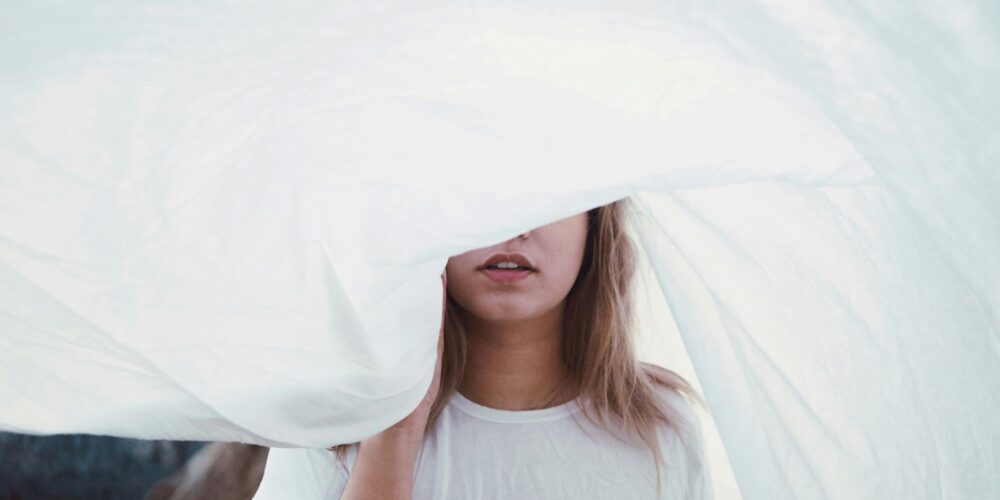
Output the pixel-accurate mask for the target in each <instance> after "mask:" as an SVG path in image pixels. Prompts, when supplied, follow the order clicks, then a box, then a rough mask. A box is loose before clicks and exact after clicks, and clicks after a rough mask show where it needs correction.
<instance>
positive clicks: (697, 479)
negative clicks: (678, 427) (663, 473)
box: [663, 390, 715, 500]
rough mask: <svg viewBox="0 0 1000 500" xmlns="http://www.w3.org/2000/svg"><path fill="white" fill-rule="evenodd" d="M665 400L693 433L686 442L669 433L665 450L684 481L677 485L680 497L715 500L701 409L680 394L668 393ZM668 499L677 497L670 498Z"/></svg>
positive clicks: (672, 432) (675, 434) (665, 392)
mask: <svg viewBox="0 0 1000 500" xmlns="http://www.w3.org/2000/svg"><path fill="white" fill-rule="evenodd" d="M663 394H664V398H665V399H666V401H667V403H668V404H670V406H671V407H672V408H674V409H675V410H676V411H677V412H678V413H679V414H680V415H681V417H682V418H683V419H684V421H685V423H686V424H687V425H688V426H689V427H690V429H691V431H690V434H689V437H688V438H687V440H686V441H681V440H680V439H679V438H678V435H677V433H676V432H675V431H671V432H669V433H667V436H668V437H667V438H666V440H665V447H666V449H667V451H666V455H667V457H666V458H667V460H670V461H672V462H673V463H675V464H676V466H674V467H672V469H673V470H674V471H675V474H677V476H675V477H681V478H683V481H682V482H675V486H676V489H675V491H676V493H679V495H677V496H676V498H684V499H690V500H711V499H714V498H715V493H714V490H713V487H712V474H711V469H710V467H709V463H708V457H707V456H706V452H705V434H704V428H703V426H702V421H701V416H700V415H699V413H700V410H697V409H696V408H695V407H694V406H693V405H692V404H691V403H689V402H688V401H687V400H685V399H684V398H683V397H682V396H680V395H679V394H677V393H675V392H673V391H668V390H664V393H663ZM668 498H674V496H669V497H668Z"/></svg>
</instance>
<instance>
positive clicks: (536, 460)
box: [254, 389, 712, 500]
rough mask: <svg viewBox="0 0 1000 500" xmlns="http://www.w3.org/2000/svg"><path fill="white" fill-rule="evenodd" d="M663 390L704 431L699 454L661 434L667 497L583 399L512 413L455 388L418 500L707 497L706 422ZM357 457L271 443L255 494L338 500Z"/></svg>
mask: <svg viewBox="0 0 1000 500" xmlns="http://www.w3.org/2000/svg"><path fill="white" fill-rule="evenodd" d="M660 394H661V396H662V397H663V398H664V399H665V400H666V401H667V402H668V403H669V404H670V405H671V406H673V408H675V409H676V410H677V411H678V412H680V413H681V415H683V416H684V418H685V419H687V420H688V421H689V422H692V425H693V426H694V428H695V429H696V431H697V440H696V441H694V451H693V454H692V453H691V452H689V451H687V450H686V449H685V448H684V447H683V446H682V444H681V443H680V441H679V436H678V434H677V432H676V431H674V430H673V429H667V428H666V427H665V426H664V427H661V428H660V429H659V430H658V434H659V436H660V446H661V447H662V456H663V461H664V465H662V466H661V473H660V474H661V475H660V481H661V493H662V496H660V497H657V496H656V471H655V469H654V465H653V456H652V454H651V453H650V451H649V448H648V447H646V446H645V444H643V445H642V446H639V447H633V446H629V445H627V444H625V443H623V442H622V441H620V440H618V439H616V438H615V437H614V436H611V435H610V434H608V433H607V432H606V431H603V430H602V429H601V428H599V427H597V426H595V425H594V424H592V423H591V422H590V421H589V420H588V419H587V418H586V417H585V416H584V415H583V414H582V413H581V410H580V406H579V405H578V403H577V401H570V402H568V403H565V404H562V405H560V406H554V407H551V408H544V409H541V410H526V411H509V410H498V409H494V408H489V407H486V406H482V405H480V404H477V403H475V402H473V401H471V400H469V399H467V398H465V397H464V396H462V395H461V394H459V393H457V392H456V393H455V394H454V395H453V396H452V397H451V399H450V400H449V403H448V405H447V406H446V407H445V408H444V410H443V411H442V413H441V415H440V416H439V420H438V423H437V425H435V427H434V429H432V431H431V432H430V433H428V435H427V437H426V438H425V440H424V443H423V446H422V448H421V450H420V453H419V455H418V457H417V466H416V469H415V471H414V487H413V499H414V500H428V499H435V500H438V499H461V500H477V499H479V500H485V499H512V498H517V499H522V498H523V499H543V500H556V499H574V500H577V499H583V498H586V499H616V500H631V499H635V500H639V499H642V500H649V499H653V498H665V499H671V500H681V499H683V500H703V499H710V498H712V488H711V480H710V474H709V471H708V470H707V464H704V460H705V456H704V439H703V436H702V427H701V423H700V422H699V421H698V417H697V415H696V414H695V412H694V410H693V408H692V407H691V406H690V405H689V404H688V403H687V402H686V401H684V400H683V399H682V398H681V397H680V396H679V395H677V394H675V393H674V392H672V391H669V390H667V389H660ZM595 417H596V415H595ZM577 422H579V425H578V424H577ZM619 435H621V433H619ZM356 458H357V447H356V446H352V447H351V448H350V451H349V453H348V456H347V464H346V465H347V466H346V467H345V466H344V465H342V464H340V463H339V462H337V460H336V458H335V456H334V454H333V452H331V451H328V450H324V449H308V448H272V449H271V450H270V452H269V453H268V457H267V465H266V467H265V471H264V477H263V479H262V481H261V484H260V487H259V488H258V490H257V494H256V496H255V497H254V498H255V499H256V500H272V499H274V500H287V499H338V498H340V495H341V493H342V492H343V490H344V488H345V486H346V484H347V479H348V476H349V475H350V470H351V468H352V467H353V465H354V461H355V459H356Z"/></svg>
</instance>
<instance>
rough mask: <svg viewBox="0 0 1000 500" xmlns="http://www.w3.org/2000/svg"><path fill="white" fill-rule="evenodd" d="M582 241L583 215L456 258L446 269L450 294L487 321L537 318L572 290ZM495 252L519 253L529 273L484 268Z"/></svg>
mask: <svg viewBox="0 0 1000 500" xmlns="http://www.w3.org/2000/svg"><path fill="white" fill-rule="evenodd" d="M586 238H587V213H586V212H583V213H580V214H577V215H574V216H571V217H567V218H565V219H562V220H558V221H556V222H553V223H551V224H547V225H545V226H542V227H539V228H536V229H533V230H531V231H529V232H527V233H524V234H521V235H519V236H518V237H516V238H512V239H510V240H507V241H505V242H503V243H499V244H497V245H493V246H490V247H485V248H479V249H476V250H471V251H468V252H465V253H463V254H460V255H456V256H454V257H452V258H450V259H448V265H447V267H446V272H447V273H448V295H450V296H451V298H452V299H453V300H454V301H455V302H457V303H458V305H460V306H461V307H462V309H464V310H465V311H467V312H469V313H471V314H472V315H473V316H476V317H478V318H480V319H482V320H485V321H516V320H523V319H528V318H532V317H535V316H538V315H541V314H542V313H545V312H547V311H550V310H552V309H553V308H555V307H557V306H559V305H560V304H561V303H562V302H563V300H564V299H565V298H566V295H567V294H568V293H569V290H570V288H572V287H573V283H574V282H575V281H576V277H577V274H578V273H579V272H580V266H581V264H582V263H583V251H584V245H585V244H586ZM497 254H506V255H507V256H511V257H512V256H513V254H520V255H522V256H523V257H524V258H525V259H527V261H528V263H529V264H530V266H531V268H533V269H532V270H529V271H514V272H511V271H504V270H501V269H489V268H487V267H486V266H485V264H487V263H488V262H489V260H490V258H491V257H494V256H496V255H497ZM501 260H504V261H507V260H511V259H508V258H502V259H501ZM513 260H516V259H513ZM491 276H492V277H493V279H491ZM520 276H523V277H522V278H520V279H516V280H514V279H515V278H518V277H520ZM511 280H514V281H511Z"/></svg>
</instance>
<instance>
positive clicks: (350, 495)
mask: <svg viewBox="0 0 1000 500" xmlns="http://www.w3.org/2000/svg"><path fill="white" fill-rule="evenodd" d="M423 432H424V428H423V426H422V425H421V426H415V425H406V426H401V427H391V428H389V429H387V430H385V431H383V432H381V433H379V434H376V435H375V436H372V437H371V438H368V439H366V440H364V441H361V446H360V447H359V448H358V457H357V459H356V460H355V462H354V467H353V468H352V470H351V475H350V477H349V478H348V480H347V487H346V488H345V489H344V494H343V495H341V497H340V498H341V499H342V500H367V499H378V500H383V499H385V500H388V499H392V500H410V499H411V498H412V497H413V470H414V467H416V464H417V453H418V452H419V451H420V445H421V443H422V441H423Z"/></svg>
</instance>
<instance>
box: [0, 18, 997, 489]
mask: <svg viewBox="0 0 1000 500" xmlns="http://www.w3.org/2000/svg"><path fill="white" fill-rule="evenodd" d="M996 18H997V12H996V7H995V5H994V4H993V3H991V2H988V1H986V0H983V1H978V2H977V1H970V0H960V1H949V2H933V1H930V0H917V1H913V2H903V3H896V4H888V3H883V2H869V3H865V4H863V5H861V4H857V5H854V4H846V3H840V2H828V3H824V2H819V1H810V0H806V1H803V0H760V1H758V2H751V3H738V4H737V3H733V4H729V3H724V2H723V3H711V4H706V3H703V2H691V3H688V2H683V1H679V0H672V1H651V0H650V1H641V0H615V1H613V2H612V1H582V2H561V1H556V0H541V1H537V2H515V1H490V2H474V1H461V2H455V1H440V2H438V1H424V2H379V1H353V2H318V1H304V2H296V3H293V4H288V3H285V2H275V3H273V4H270V3H266V2H246V3H240V4H239V5H232V4H229V3H223V2H202V1H199V2H183V1H180V2H170V3H167V4H153V3H149V4H145V3H139V2H136V3H128V4H118V3H115V4H111V3H105V2H84V3H77V2H62V3H60V2H55V3H53V2H45V3H26V4H24V5H21V6H19V7H18V9H16V11H14V10H10V11H9V12H6V13H5V15H4V21H3V22H2V29H0V285H2V286H0V428H2V429H4V430H9V431H20V432H33V433H54V432H89V433H105V434H114V435H119V436H128V437H141V438H157V439H171V438H172V439H204V440H233V441H244V442H253V443H258V444H262V445H268V446H288V447H307V448H309V447H311V448H318V447H326V446H329V445H332V444H335V443H341V442H351V441H357V440H359V439H362V438H364V437H367V436H370V435H372V434H374V433H376V432H378V431H379V430H381V429H384V428H386V427H388V426H389V425H391V424H392V423H394V422H396V421H398V420H399V419H401V418H402V417H403V416H404V415H406V414H408V413H409V412H410V411H411V410H412V408H413V407H414V406H415V405H416V404H417V401H418V400H419V399H420V398H421V397H422V396H423V394H424V393H425V391H426V389H427V386H428V385H429V383H430V380H431V375H432V369H433V362H434V353H435V346H436V339H437V331H438V324H439V319H440V316H439V315H440V309H439V307H440V304H439V303H438V301H439V298H440V296H439V294H438V291H439V288H438V287H439V280H438V276H439V274H440V272H441V270H442V268H443V266H444V263H445V262H446V260H447V257H448V256H449V255H453V254H457V253H460V252H463V251H466V250H469V249H473V248H479V247H482V246H487V245H492V244H495V243H498V242H501V241H503V240H505V239H508V238H511V237H513V236H516V235H517V234H518V233H520V232H522V231H523V230H525V229H530V228H533V227H537V226H540V225H543V224H545V223H548V222H551V221H554V220H557V219H559V218H562V217H566V216H569V215H572V214H575V213H579V212H582V211H584V210H586V209H589V208H592V207H594V206H597V205H601V204H604V203H607V202H610V201H612V200H615V199H618V198H621V197H624V196H633V197H634V198H635V199H636V201H637V202H639V203H638V206H639V207H640V208H641V209H642V212H641V213H639V214H634V215H635V217H634V219H633V221H632V222H630V224H631V225H632V226H633V228H634V230H635V234H636V235H637V239H638V240H639V241H640V243H641V245H642V246H643V248H644V250H645V255H646V256H647V259H648V262H647V264H648V268H649V269H650V273H652V274H651V276H649V278H650V280H651V281H654V282H655V283H657V284H658V289H659V291H660V292H662V296H663V299H664V300H665V301H666V303H667V304H668V306H669V310H670V313H671V315H672V318H673V319H674V321H675V322H676V329H677V332H678V334H679V335H680V337H681V338H682V339H683V342H684V346H685V347H686V349H687V351H688V354H689V355H690V361H691V364H692V366H693V368H694V370H695V371H696V372H697V378H698V380H699V381H700V384H701V387H702V389H703V391H704V395H705V396H706V398H707V400H708V402H709V404H710V406H711V410H712V416H713V417H714V421H715V423H716V424H717V427H718V431H719V435H720V438H721V441H722V442H723V443H724V445H725V452H726V454H727V455H728V458H729V461H730V462H731V463H732V467H733V473H734V476H735V479H736V481H737V482H738V483H739V491H740V493H741V494H742V496H743V497H744V498H746V499H751V500H755V499H771V498H803V499H811V498H831V499H851V500H855V499H860V500H864V499H883V498H908V499H924V498H926V499H936V498H963V499H980V498H981V499H987V498H995V497H996V496H997V495H998V490H1000V476H998V474H1000V473H998V472H997V471H1000V420H998V419H996V418H995V415H996V414H997V413H998V411H1000V391H997V390H996V385H997V382H998V381H1000V327H998V325H1000V259H998V258H997V255H998V250H1000V224H998V223H997V220H998V214H1000V202H998V201H997V200H998V199H1000V197H998V196H996V195H997V193H998V191H1000V169H997V168H996V165H997V164H998V162H1000V142H998V141H996V140H995V138H996V137H997V135H998V134H997V133H998V131H1000V123H998V120H1000V118H998V117H1000V93H997V92H996V91H995V86H996V81H997V80H998V79H1000V78H998V77H1000V62H998V61H1000V56H998V55H1000V49H998V47H1000V40H998V28H997V27H998V26H1000V23H996V22H995V19H996ZM652 319H653V318H650V317H647V318H645V320H641V322H642V321H644V322H645V323H644V324H647V325H648V324H653V321H652ZM654 333H655V332H654Z"/></svg>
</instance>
